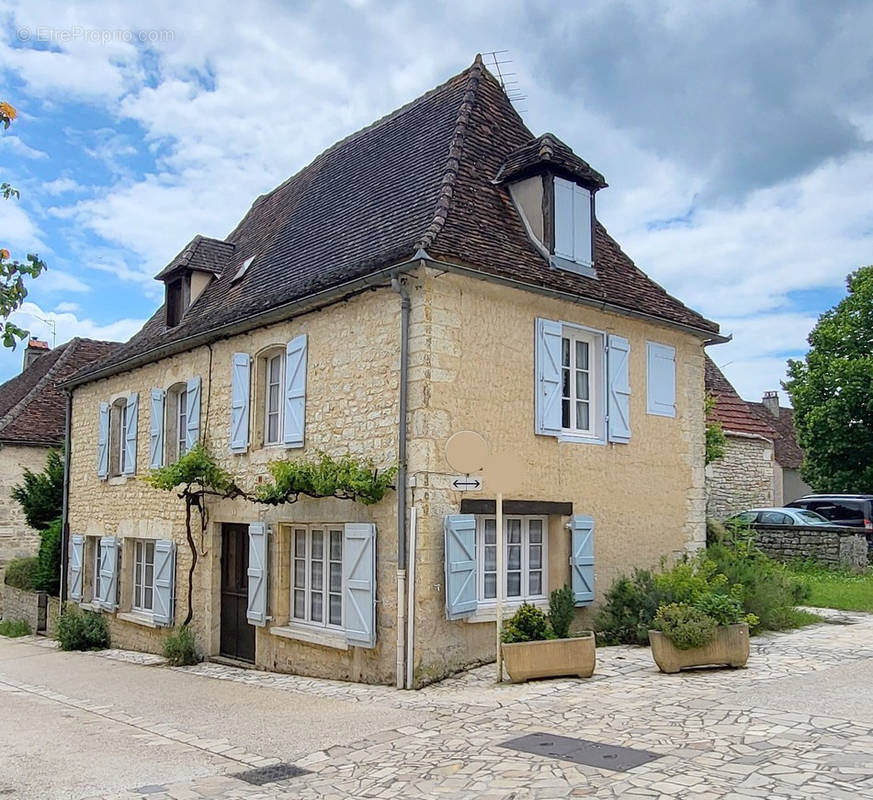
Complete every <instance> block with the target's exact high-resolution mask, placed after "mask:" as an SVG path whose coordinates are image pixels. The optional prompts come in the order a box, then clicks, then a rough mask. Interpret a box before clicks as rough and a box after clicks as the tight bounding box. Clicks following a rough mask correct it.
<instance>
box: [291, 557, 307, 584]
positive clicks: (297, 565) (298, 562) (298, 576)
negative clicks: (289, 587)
mask: <svg viewBox="0 0 873 800" xmlns="http://www.w3.org/2000/svg"><path fill="white" fill-rule="evenodd" d="M294 585H295V586H299V587H301V588H303V587H304V586H306V560H305V559H303V558H295V559H294Z"/></svg>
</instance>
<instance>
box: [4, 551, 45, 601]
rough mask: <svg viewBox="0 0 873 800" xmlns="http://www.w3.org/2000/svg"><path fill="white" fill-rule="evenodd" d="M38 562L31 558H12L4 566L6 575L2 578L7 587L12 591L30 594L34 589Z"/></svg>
mask: <svg viewBox="0 0 873 800" xmlns="http://www.w3.org/2000/svg"><path fill="white" fill-rule="evenodd" d="M38 571H39V562H38V561H37V559H36V557H33V558H13V559H12V560H11V561H10V562H9V563H8V564H7V565H6V573H5V575H4V577H3V580H4V582H5V583H6V585H7V586H11V587H13V588H14V589H23V590H24V591H25V592H32V591H34V590H35V589H36V581H37V573H38Z"/></svg>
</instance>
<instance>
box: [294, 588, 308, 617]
mask: <svg viewBox="0 0 873 800" xmlns="http://www.w3.org/2000/svg"><path fill="white" fill-rule="evenodd" d="M294 617H295V618H296V619H305V618H306V592H304V591H303V590H302V589H296V590H295V591H294Z"/></svg>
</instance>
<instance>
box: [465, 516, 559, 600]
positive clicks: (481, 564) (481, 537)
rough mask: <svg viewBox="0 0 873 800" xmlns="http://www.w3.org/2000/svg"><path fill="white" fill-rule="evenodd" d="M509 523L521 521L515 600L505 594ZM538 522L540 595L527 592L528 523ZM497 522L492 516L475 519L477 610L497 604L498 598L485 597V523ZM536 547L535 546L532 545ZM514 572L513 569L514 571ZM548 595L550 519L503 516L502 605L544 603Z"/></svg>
mask: <svg viewBox="0 0 873 800" xmlns="http://www.w3.org/2000/svg"><path fill="white" fill-rule="evenodd" d="M510 520H520V521H521V570H520V571H521V588H522V593H521V594H520V595H518V596H516V597H509V596H508V595H507V584H508V574H509V569H508V567H509V536H508V535H507V533H508V530H509V522H510ZM533 520H537V521H539V522H540V523H541V531H542V542H540V543H538V544H541V545H542V554H541V556H540V571H541V572H542V583H541V586H542V591H541V592H540V593H539V594H531V593H530V573H531V569H530V548H531V541H530V522H531V521H533ZM486 521H492V522H496V521H497V518H496V517H495V516H494V515H493V514H484V515H477V516H476V596H477V597H478V607H479V608H482V607H486V608H487V607H489V606H493V605H496V604H497V598H495V597H489V598H486V597H485V547H486V544H485V523H486ZM535 544H537V543H535ZM513 571H516V570H513ZM548 596H549V518H548V517H545V516H543V517H541V516H521V515H517V514H509V515H504V517H503V600H504V602H505V603H510V604H511V603H519V604H520V603H522V602H534V601H539V600H545V599H547V598H548Z"/></svg>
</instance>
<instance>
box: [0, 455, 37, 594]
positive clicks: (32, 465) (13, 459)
mask: <svg viewBox="0 0 873 800" xmlns="http://www.w3.org/2000/svg"><path fill="white" fill-rule="evenodd" d="M48 452H49V448H48V447H24V446H21V445H13V444H4V445H2V446H0V580H2V577H3V571H4V567H5V565H6V564H7V562H9V561H10V560H11V559H13V558H24V557H26V556H33V555H36V553H37V551H38V550H39V531H36V530H34V529H33V528H31V527H30V526H29V525H28V524H27V521H26V520H25V519H24V512H23V511H22V510H21V506H20V505H19V504H18V503H17V502H16V501H15V500H13V499H12V495H11V492H12V489H13V487H15V486H17V485H18V484H20V483H21V482H22V475H23V473H24V470H25V469H29V470H30V471H31V472H40V471H42V469H43V468H44V467H45V459H46V456H47V455H48Z"/></svg>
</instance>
